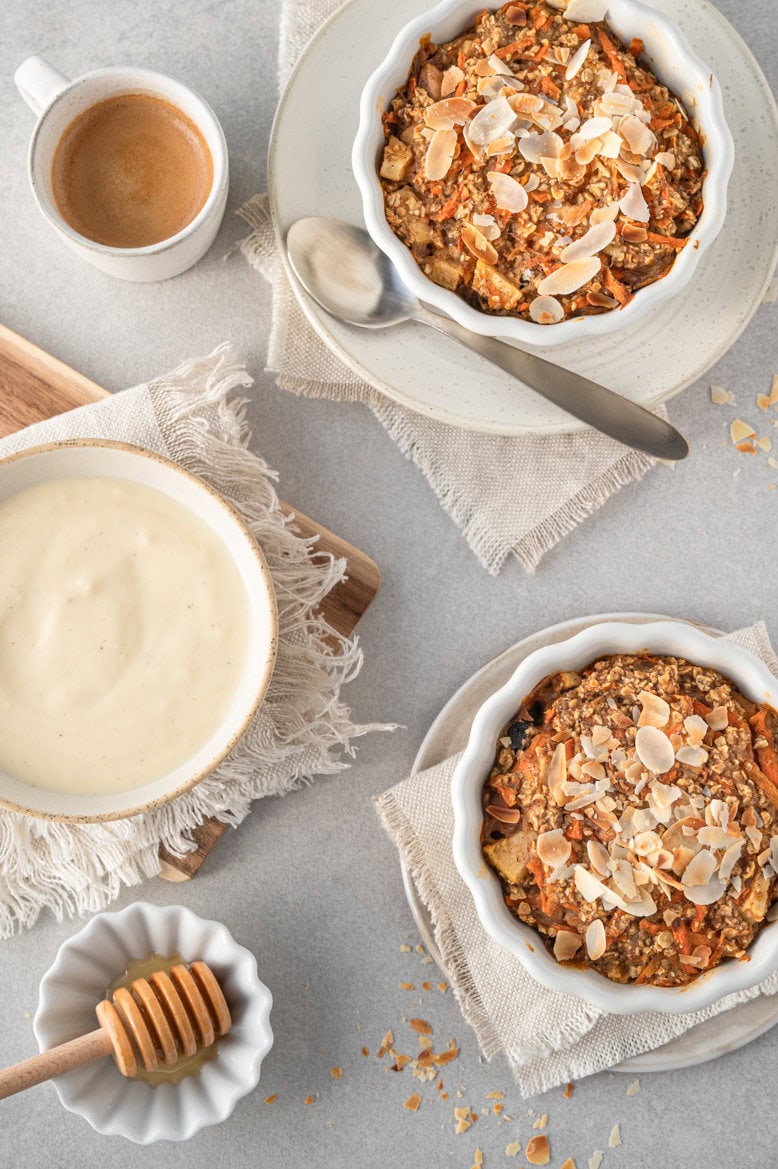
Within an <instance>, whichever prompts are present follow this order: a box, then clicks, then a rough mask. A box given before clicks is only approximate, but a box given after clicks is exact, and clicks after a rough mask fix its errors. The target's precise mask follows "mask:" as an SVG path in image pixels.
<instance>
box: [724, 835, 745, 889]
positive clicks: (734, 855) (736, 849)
mask: <svg viewBox="0 0 778 1169" xmlns="http://www.w3.org/2000/svg"><path fill="white" fill-rule="evenodd" d="M742 851H743V840H742V839H741V840H736V841H735V843H734V844H733V845H731V847H730V848H728V849H727V851H726V852H725V853H724V856H723V857H722V858H721V864H720V865H719V880H721V881H728V880H729V878H730V877H731V876H732V870H733V869H734V867H735V865H736V864H737V862H738V861H739V860H740V854H741V853H742Z"/></svg>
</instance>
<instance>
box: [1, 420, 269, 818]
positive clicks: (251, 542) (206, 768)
mask: <svg viewBox="0 0 778 1169" xmlns="http://www.w3.org/2000/svg"><path fill="white" fill-rule="evenodd" d="M87 448H92V449H94V448H99V449H102V450H116V451H122V452H124V453H126V454H130V455H133V456H137V457H138V458H142V459H149V460H151V461H152V462H154V463H159V464H161V465H162V466H163V467H166V468H167V469H169V470H171V471H174V472H176V473H178V474H179V475H180V476H181V477H182V478H183V479H186V480H188V481H189V482H190V483H191V484H192V485H193V486H194V487H195V488H196V489H198V490H200V491H202V492H203V493H204V494H206V495H208V496H210V497H211V499H213V501H214V502H215V503H216V504H217V506H219V507H220V508H221V509H222V510H223V511H224V512H225V513H226V514H227V516H228V517H229V519H230V520H231V521H232V522H233V523H234V524H235V525H236V527H238V528H239V529H240V531H241V533H242V535H243V536H244V538H245V540H246V543H247V547H248V548H249V550H250V551H251V553H252V555H253V557H254V559H255V560H256V565H257V570H258V572H259V575H260V577H261V579H262V582H263V584H264V586H265V591H266V598H267V615H268V618H269V620H270V622H271V629H272V632H271V635H270V637H269V639H268V649H267V655H266V657H265V661H264V663H262V670H261V676H260V677H259V679H258V684H257V688H256V691H255V693H254V695H253V697H252V700H251V702H250V703H249V705H248V707H247V709H246V711H245V712H244V714H243V716H242V717H241V719H240V722H239V724H238V725H237V726H236V727H235V729H234V730H233V732H232V734H231V735H230V737H229V739H228V741H227V742H226V743H224V744H222V746H221V747H220V748H219V749H218V750H217V751H216V753H215V754H214V755H212V756H211V758H210V759H209V760H208V762H207V763H204V764H203V765H202V766H201V767H200V768H199V770H198V771H197V772H196V774H195V775H194V776H191V777H190V778H189V779H187V780H186V781H185V782H183V783H180V784H178V785H177V786H176V787H175V788H173V789H172V790H171V791H169V792H165V794H164V795H163V796H156V797H154V798H153V799H151V800H148V801H146V802H145V803H140V804H136V805H134V806H132V807H130V808H128V809H121V810H120V811H114V812H99V813H95V814H88V813H85V814H77V813H71V814H68V813H66V812H48V811H45V810H43V809H40V808H29V807H25V806H24V805H23V804H17V803H15V802H14V801H13V800H10V799H8V798H6V797H4V796H0V808H6V809H7V810H8V811H10V812H17V813H19V814H21V815H23V816H31V817H33V818H34V819H36V820H48V821H53V822H60V823H66V824H103V823H108V822H109V821H112V820H126V819H129V818H130V817H131V816H138V815H140V814H141V813H142V812H151V811H153V810H154V809H155V808H159V807H162V806H164V805H165V804H169V803H170V801H171V800H175V799H177V797H178V796H181V795H184V794H185V793H186V792H188V791H190V790H191V789H192V788H193V787H195V786H196V784H198V783H200V782H201V780H203V779H206V778H207V776H209V775H210V774H211V773H212V772H213V771H215V769H216V768H217V767H218V766H219V764H220V763H221V762H222V761H223V760H224V759H226V757H227V756H228V755H229V753H230V751H232V750H233V748H234V747H235V746H236V745H237V744H238V742H239V741H240V740H241V738H242V737H243V735H244V734H245V733H246V731H247V730H248V728H249V726H250V724H251V720H252V719H253V718H254V716H255V715H256V713H257V711H258V710H259V708H260V706H261V705H262V703H263V701H264V699H265V695H266V694H267V691H268V687H269V686H270V681H271V679H272V677H273V671H274V669H275V663H276V656H277V653H278V603H277V601H276V593H275V586H274V585H273V578H272V576H271V574H270V567H269V565H268V563H267V560H266V559H265V554H264V552H263V551H262V549H261V548H260V546H259V544H258V543H257V541H256V539H255V537H254V535H253V534H252V532H251V530H250V529H249V526H248V524H247V523H246V521H245V520H244V519H243V516H242V515H241V514H240V512H238V511H237V510H236V508H234V507H233V506H232V504H230V503H228V502H227V500H226V499H225V498H224V497H223V496H222V495H221V494H220V493H219V492H218V491H217V490H216V489H215V488H214V487H211V485H210V484H209V483H207V482H206V481H205V480H204V479H201V478H200V477H199V476H198V475H195V474H193V473H192V472H191V471H187V470H186V468H185V467H182V466H181V465H180V464H179V463H175V462H173V460H172V459H168V458H165V456H164V455H160V454H157V452H156V451H149V450H146V448H145V447H140V446H136V445H134V444H133V443H128V442H116V441H114V440H113V439H107V438H68V439H62V440H60V441H59V442H46V443H40V444H39V445H38V446H32V447H26V448H25V449H24V450H21V451H16V452H15V453H14V454H12V455H8V456H6V458H4V459H0V474H2V470H3V468H4V467H6V466H8V465H10V464H11V463H18V462H20V461H22V460H23V459H27V458H30V457H33V456H35V455H41V454H45V453H46V452H47V451H57V450H84V449H87ZM190 510H191V509H190ZM193 514H196V513H194V512H193ZM133 790H142V789H132V788H130V789H128V796H129V792H131V791H133ZM55 794H56V793H52V795H55Z"/></svg>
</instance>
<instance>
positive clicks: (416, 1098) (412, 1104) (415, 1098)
mask: <svg viewBox="0 0 778 1169" xmlns="http://www.w3.org/2000/svg"><path fill="white" fill-rule="evenodd" d="M420 1105H421V1096H420V1095H419V1093H418V1092H414V1093H413V1095H412V1096H409V1097H408V1099H407V1100H406V1101H405V1102H404V1104H403V1108H405V1109H407V1110H408V1112H418V1111H419V1107H420Z"/></svg>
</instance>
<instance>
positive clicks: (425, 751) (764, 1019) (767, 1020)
mask: <svg viewBox="0 0 778 1169" xmlns="http://www.w3.org/2000/svg"><path fill="white" fill-rule="evenodd" d="M657 619H662V615H660V614H647V613H608V614H600V615H597V616H591V617H586V618H578V619H576V620H575V621H564V622H562V623H561V624H559V625H552V626H550V627H549V628H548V629H543V630H541V631H540V632H538V633H534V634H532V635H530V636H529V637H526V638H524V639H523V640H522V641H520V642H518V643H517V644H516V645H514V646H511V648H510V649H507V650H505V651H504V652H503V653H501V654H499V655H498V656H497V657H496V658H493V659H492V661H490V662H487V664H486V665H485V666H483V667H482V668H481V669H480V670H478V671H477V672H476V673H475V674H473V675H472V677H470V678H468V680H467V681H466V682H465V683H464V685H463V686H461V687H460V689H459V690H458V691H457V692H456V694H454V696H453V697H452V698H451V699H450V700H449V701H448V702H447V703H446V705H445V706H444V708H443V710H442V711H441V712H440V714H439V715H438V717H437V718H436V719H435V721H434V722H433V724H432V726H431V727H430V729H429V731H428V732H427V734H426V736H425V737H424V740H423V742H422V744H421V746H420V747H419V750H418V753H417V755H416V758H415V760H414V763H413V771H414V773H415V772H417V771H423V770H425V769H426V768H427V767H434V766H435V764H437V763H440V762H442V760H443V759H446V758H448V756H449V755H452V754H454V753H455V752H457V751H461V750H462V749H463V748H464V747H465V744H466V742H467V738H468V734H469V730H470V724H471V722H472V719H473V715H474V714H475V712H476V711H477V710H478V709H479V707H480V706H481V705H482V704H483V702H484V701H485V699H486V698H487V697H488V696H489V695H490V694H493V693H494V691H495V690H497V689H498V688H499V687H500V686H502V685H503V684H504V683H505V682H506V681H507V680H508V678H509V677H510V676H511V674H512V673H513V672H514V670H515V669H516V667H517V666H518V665H519V663H520V662H522V661H523V660H524V658H525V657H527V656H528V655H529V654H531V653H533V652H534V651H535V650H536V649H540V648H541V647H543V646H547V645H552V644H554V643H556V642H559V641H564V640H565V639H567V638H569V637H572V636H574V635H575V634H576V633H580V632H581V630H583V629H586V628H587V627H588V626H589V625H594V624H596V623H599V622H601V621H615V620H621V621H630V622H633V623H642V624H645V623H648V622H649V621H655V620H657ZM700 628H701V629H702V630H703V631H704V632H706V633H712V634H717V633H720V632H721V631H720V630H717V629H713V628H711V627H710V626H705V625H701V626H700ZM402 876H403V886H404V889H405V893H406V896H407V898H408V903H409V905H410V907H411V912H412V914H413V918H414V921H415V923H416V926H417V928H418V929H419V932H420V934H421V937H422V939H423V941H424V943H425V945H426V946H427V949H428V950H429V952H430V954H431V955H432V957H433V958H434V959H435V961H436V962H437V963H438V965H439V966H440V967H441V969H442V970H443V971H444V973H445V967H444V966H443V963H442V960H441V958H440V954H439V951H438V949H437V946H436V945H435V939H434V933H433V929H432V922H431V920H430V917H429V913H428V912H427V908H426V906H425V905H424V903H423V902H422V901H421V899H420V898H419V896H418V893H417V891H416V888H415V886H414V884H413V881H412V880H411V877H410V875H409V873H408V872H407V870H406V868H405V866H403V873H402ZM775 1023H778V996H774V995H761V996H760V997H759V998H756V999H752V1000H750V1001H749V1002H747V1003H742V1004H740V1005H738V1006H736V1007H733V1008H732V1010H730V1011H726V1012H724V1013H723V1014H721V1015H718V1016H716V1017H714V1018H713V1019H709V1020H708V1021H707V1022H705V1023H700V1024H699V1025H698V1026H697V1027H692V1028H691V1029H690V1030H689V1031H686V1032H685V1033H684V1034H683V1035H681V1036H679V1037H678V1038H677V1039H674V1040H672V1041H671V1042H670V1043H667V1044H665V1046H664V1047H660V1048H657V1049H656V1050H655V1051H647V1052H644V1053H642V1054H641V1055H637V1056H634V1057H633V1058H632V1059H628V1060H625V1061H624V1062H623V1063H621V1064H619V1065H618V1066H617V1067H616V1068H615V1069H613V1070H615V1071H620V1072H621V1071H623V1072H653V1071H669V1070H671V1069H673V1068H683V1067H691V1066H692V1065H693V1064H698V1063H705V1062H707V1061H708V1060H711V1059H716V1058H718V1056H720V1055H725V1054H726V1053H727V1052H729V1051H735V1050H737V1048H739V1047H743V1046H744V1044H746V1043H750V1042H751V1041H752V1040H753V1039H756V1038H758V1036H759V1035H762V1034H763V1033H764V1032H765V1031H767V1030H768V1029H769V1028H770V1027H772V1026H774V1025H775Z"/></svg>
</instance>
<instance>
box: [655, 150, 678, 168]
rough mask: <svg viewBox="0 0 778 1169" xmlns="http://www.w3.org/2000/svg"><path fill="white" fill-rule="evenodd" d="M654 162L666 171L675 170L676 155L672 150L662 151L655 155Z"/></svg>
mask: <svg viewBox="0 0 778 1169" xmlns="http://www.w3.org/2000/svg"><path fill="white" fill-rule="evenodd" d="M654 162H658V163H659V165H660V166H663V167H664V168H665V170H674V169H675V155H674V154H673V152H672V150H660V151H659V153H658V154H655V155H654Z"/></svg>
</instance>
